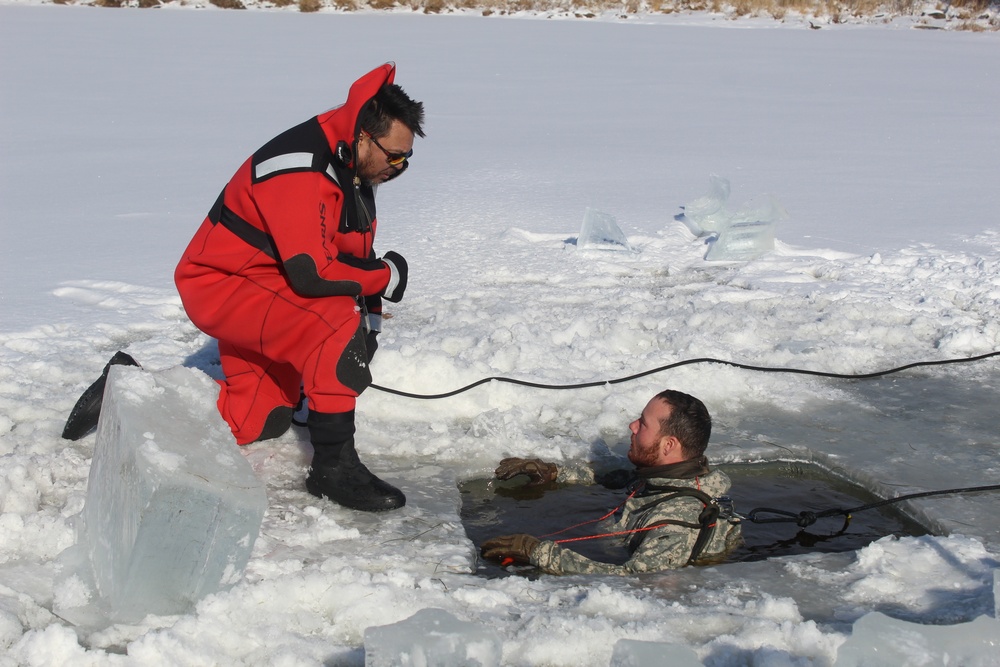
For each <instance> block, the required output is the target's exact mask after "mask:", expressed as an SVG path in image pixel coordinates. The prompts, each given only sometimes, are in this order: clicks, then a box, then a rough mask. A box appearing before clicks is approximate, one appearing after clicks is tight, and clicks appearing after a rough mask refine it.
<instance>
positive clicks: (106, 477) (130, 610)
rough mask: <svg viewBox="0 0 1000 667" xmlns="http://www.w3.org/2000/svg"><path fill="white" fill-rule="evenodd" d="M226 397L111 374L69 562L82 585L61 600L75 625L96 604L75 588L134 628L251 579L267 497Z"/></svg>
mask: <svg viewBox="0 0 1000 667" xmlns="http://www.w3.org/2000/svg"><path fill="white" fill-rule="evenodd" d="M216 396H217V389H216V386H215V383H214V382H213V381H212V380H211V379H210V378H208V376H206V375H205V374H204V373H202V372H200V371H197V370H194V369H189V368H181V367H177V368H173V369H169V370H167V371H162V372H158V373H149V372H146V371H144V370H142V369H139V368H136V367H131V366H113V367H112V368H111V370H110V372H109V374H108V383H107V387H106V389H105V392H104V404H103V407H102V410H101V417H100V421H99V423H98V427H97V442H96V445H95V450H94V458H93V461H92V463H91V468H90V477H89V481H88V486H87V498H86V502H85V505H84V509H83V525H82V529H81V531H80V535H79V540H78V545H77V548H76V549H75V551H74V552H72V553H70V554H68V555H67V557H66V558H64V562H66V563H68V564H69V567H70V572H72V570H73V568H80V569H78V570H77V572H78V574H79V576H78V577H77V579H76V580H75V581H74V580H72V577H67V580H66V581H65V582H64V585H63V586H62V587H61V588H60V587H57V591H56V593H57V603H58V602H59V600H60V595H61V597H62V600H63V606H64V607H66V608H65V609H64V612H65V613H66V614H67V615H68V616H73V615H74V609H73V608H72V607H73V605H74V604H82V603H88V602H89V604H90V605H91V607H93V604H94V600H92V599H89V598H91V597H92V596H91V595H89V594H81V595H76V596H73V595H71V594H69V591H71V590H72V588H73V585H76V586H82V587H86V586H88V585H90V584H92V585H93V586H94V587H95V588H96V591H95V593H96V596H97V597H99V598H100V603H101V604H100V606H101V608H102V609H103V610H105V611H106V613H107V614H108V615H109V617H110V619H109V620H112V621H115V622H134V621H136V620H139V619H141V618H143V617H144V616H146V615H147V614H159V615H164V614H176V613H182V612H185V611H186V610H188V609H190V608H191V606H192V605H193V604H194V603H195V602H196V601H198V600H199V599H201V598H202V597H204V596H205V595H208V594H210V593H214V592H216V591H219V590H222V589H225V588H227V587H229V586H231V585H232V584H234V583H236V582H237V581H239V579H240V578H241V577H242V575H243V571H244V568H245V566H246V563H247V561H248V560H249V558H250V553H251V550H252V549H253V544H254V542H255V541H256V539H257V535H258V532H259V530H260V525H261V521H262V519H263V516H264V511H265V510H266V509H267V496H266V494H265V491H264V486H263V484H262V482H261V481H260V480H258V479H257V477H256V476H255V475H254V472H253V469H252V468H251V467H250V464H249V463H248V462H247V461H246V459H244V457H243V455H242V454H241V453H240V451H239V448H238V446H237V445H236V442H235V440H234V439H233V436H232V434H231V432H230V430H229V428H228V427H227V426H226V424H225V422H223V420H222V418H221V417H220V416H219V414H218V411H217V409H216V406H215V397H216ZM74 597H75V598H76V600H74V599H73V598H74ZM77 611H79V610H77Z"/></svg>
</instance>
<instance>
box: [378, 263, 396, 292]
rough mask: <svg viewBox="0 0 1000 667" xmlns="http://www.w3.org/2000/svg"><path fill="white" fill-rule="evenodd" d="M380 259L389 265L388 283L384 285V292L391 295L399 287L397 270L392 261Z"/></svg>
mask: <svg viewBox="0 0 1000 667" xmlns="http://www.w3.org/2000/svg"><path fill="white" fill-rule="evenodd" d="M382 261H383V262H385V265H386V266H388V267H389V284H388V285H386V286H385V293H386V294H389V295H391V294H392V293H393V292H395V291H396V288H397V287H399V271H398V270H397V269H396V265H395V264H393V263H392V262H386V261H385V260H384V259H383V260H382Z"/></svg>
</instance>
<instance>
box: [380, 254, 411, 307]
mask: <svg viewBox="0 0 1000 667" xmlns="http://www.w3.org/2000/svg"><path fill="white" fill-rule="evenodd" d="M382 261H383V262H385V264H386V266H388V267H389V270H390V271H391V272H392V275H391V276H390V278H389V284H388V285H386V288H385V291H384V292H383V293H382V296H384V297H385V298H386V299H388V300H389V301H392V302H393V303H396V302H397V301H399V300H401V299H402V298H403V292H404V291H405V290H406V272H407V269H406V260H405V259H403V256H402V255H400V254H399V253H398V252H396V251H394V250H390V251H389V252H387V253H385V255H383V256H382Z"/></svg>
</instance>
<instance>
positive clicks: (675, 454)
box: [660, 435, 684, 459]
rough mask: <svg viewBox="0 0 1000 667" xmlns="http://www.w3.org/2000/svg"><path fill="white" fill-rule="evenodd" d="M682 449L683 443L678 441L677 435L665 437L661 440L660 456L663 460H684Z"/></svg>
mask: <svg viewBox="0 0 1000 667" xmlns="http://www.w3.org/2000/svg"><path fill="white" fill-rule="evenodd" d="M681 449H682V447H681V441H680V440H678V439H677V436H676V435H665V436H663V437H662V438H660V456H661V457H662V458H664V459H672V458H676V459H681V458H684V455H683V454H682V452H681Z"/></svg>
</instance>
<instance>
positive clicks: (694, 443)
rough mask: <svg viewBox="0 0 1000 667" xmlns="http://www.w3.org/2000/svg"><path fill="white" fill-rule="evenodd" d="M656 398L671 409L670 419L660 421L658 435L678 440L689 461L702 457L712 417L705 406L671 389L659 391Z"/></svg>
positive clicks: (708, 436) (689, 396)
mask: <svg viewBox="0 0 1000 667" xmlns="http://www.w3.org/2000/svg"><path fill="white" fill-rule="evenodd" d="M656 397H657V398H658V399H660V400H661V401H664V402H665V403H666V404H667V405H669V406H670V408H671V410H670V417H669V418H667V419H663V420H661V421H660V434H661V435H664V436H669V435H672V436H674V437H675V438H677V439H678V440H680V442H681V449H682V450H683V452H684V454H685V456H687V458H689V459H693V458H696V457H698V456H701V455H703V454H704V453H705V449H706V448H707V447H708V439H709V438H710V437H711V436H712V417H711V415H709V414H708V408H706V407H705V404H704V403H702V402H701V401H699V400H698V399H697V398H695V397H694V396H691V395H689V394H685V393H684V392H680V391H674V390H673V389H667V390H666V391H661V392H660V393H659V394H657V395H656Z"/></svg>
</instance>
